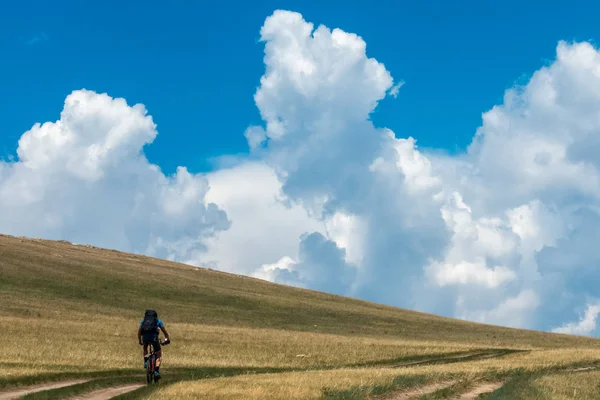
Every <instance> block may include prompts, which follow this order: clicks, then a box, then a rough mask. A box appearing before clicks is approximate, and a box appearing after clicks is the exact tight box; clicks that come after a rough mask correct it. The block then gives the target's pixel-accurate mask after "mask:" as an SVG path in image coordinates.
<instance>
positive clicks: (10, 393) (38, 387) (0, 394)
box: [0, 379, 89, 400]
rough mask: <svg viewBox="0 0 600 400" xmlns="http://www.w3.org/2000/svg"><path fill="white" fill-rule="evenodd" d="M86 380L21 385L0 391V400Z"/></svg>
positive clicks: (7, 399) (9, 399) (8, 399)
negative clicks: (17, 387)
mask: <svg viewBox="0 0 600 400" xmlns="http://www.w3.org/2000/svg"><path fill="white" fill-rule="evenodd" d="M88 381H89V380H88V379H78V380H71V381H62V382H55V383H45V384H42V385H33V386H27V387H22V388H19V389H12V390H7V391H4V392H0V400H12V399H18V398H19V397H22V396H25V395H26V394H30V393H36V392H41V391H44V390H52V389H60V388H63V387H67V386H73V385H77V384H80V383H85V382H88Z"/></svg>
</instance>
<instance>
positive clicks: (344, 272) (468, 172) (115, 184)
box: [0, 10, 600, 333]
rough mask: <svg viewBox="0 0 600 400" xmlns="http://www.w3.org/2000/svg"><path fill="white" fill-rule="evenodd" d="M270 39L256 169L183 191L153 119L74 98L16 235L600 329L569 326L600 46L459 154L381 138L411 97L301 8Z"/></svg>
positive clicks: (587, 222)
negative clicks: (383, 115)
mask: <svg viewBox="0 0 600 400" xmlns="http://www.w3.org/2000/svg"><path fill="white" fill-rule="evenodd" d="M260 34H261V40H262V42H263V43H264V51H265V53H264V64H265V72H264V75H263V76H262V77H261V79H260V86H259V87H258V89H257V90H256V93H255V95H254V100H255V103H256V106H257V107H258V109H259V111H260V115H261V117H262V119H263V123H262V124H260V125H259V126H249V127H248V129H247V130H246V131H245V132H240V135H241V134H244V135H245V137H246V138H247V141H248V147H249V151H250V152H251V153H252V154H251V155H252V159H253V161H241V162H238V163H237V164H235V165H234V166H232V167H228V168H223V169H221V170H218V171H215V172H212V173H210V174H207V175H201V174H191V173H189V172H188V171H187V170H186V169H185V168H184V167H181V168H179V169H178V171H177V173H176V174H175V175H173V176H165V175H164V174H163V173H162V172H161V171H160V169H159V168H158V167H157V166H155V165H152V164H151V163H149V162H148V160H146V158H145V157H144V155H143V148H144V146H145V145H147V144H150V143H152V141H153V140H154V138H155V136H156V134H157V132H156V127H155V125H154V123H153V122H152V119H151V117H149V116H148V115H147V113H146V110H145V109H144V107H143V106H141V105H135V106H130V105H128V104H127V103H126V102H125V100H124V99H113V98H111V97H109V96H108V95H103V94H97V93H94V92H90V91H85V90H81V91H75V92H73V93H72V94H71V95H70V96H69V97H68V98H67V100H66V102H65V107H64V110H63V112H62V114H61V116H60V119H59V120H58V121H56V122H48V123H45V124H41V125H39V124H38V125H36V126H34V127H33V128H32V129H31V130H29V131H28V132H26V133H24V134H23V136H22V137H21V139H20V142H19V150H18V160H16V161H10V162H2V163H0V201H1V202H2V204H3V208H2V209H1V210H0V229H1V230H3V231H4V232H7V233H14V234H26V235H30V236H42V237H51V238H65V239H68V240H73V241H78V242H86V243H92V244H97V245H102V246H107V247H113V248H120V249H124V250H131V251H139V252H146V253H150V254H155V255H159V256H164V257H168V258H171V259H175V260H179V261H184V262H188V263H191V264H194V265H204V266H210V267H213V268H219V269H222V270H226V271H230V272H239V273H243V274H247V275H252V276H257V277H261V278H263V279H268V280H271V281H275V282H280V283H286V284H292V285H297V286H302V287H307V288H311V289H317V290H323V291H329V292H333V293H339V294H346V295H353V296H358V297H361V298H364V299H368V300H374V301H378V302H383V303H387V304H392V305H396V306H401V307H408V308H414V309H419V310H422V311H429V312H434V313H437V314H443V315H448V316H455V317H459V318H466V319H471V320H476V321H482V322H489V323H496V324H502V325H509V326H518V327H527V328H538V329H545V330H551V329H553V328H554V327H556V326H561V328H557V329H558V330H559V331H563V332H567V331H568V332H573V333H578V332H583V333H589V332H591V331H593V329H595V318H596V315H597V313H598V311H597V308H595V307H597V306H594V305H592V306H589V308H588V312H587V313H586V314H585V316H583V317H582V321H581V322H579V323H569V322H568V321H570V320H571V319H572V314H573V312H574V310H578V309H581V307H582V306H583V305H585V304H588V299H589V298H590V297H592V296H593V295H594V293H595V291H596V287H595V284H594V282H596V281H597V279H598V277H599V275H600V268H599V266H600V252H599V251H598V250H597V248H598V246H597V243H599V242H600V231H599V230H598V229H597V227H598V225H599V224H600V163H599V162H598V160H599V159H600V158H599V155H600V113H599V112H598V110H600V73H599V72H598V71H600V52H599V51H598V50H597V49H596V48H594V47H593V46H592V45H591V44H589V43H585V42H584V43H566V42H560V43H559V44H558V46H557V49H556V59H555V60H553V62H552V63H550V64H549V65H547V66H544V67H541V68H540V69H539V70H537V71H534V73H533V75H532V76H531V79H530V80H529V81H528V82H527V83H526V84H524V85H522V86H518V87H513V88H509V89H508V90H507V91H506V93H505V95H504V99H503V101H502V103H501V104H498V105H496V106H494V107H493V108H492V109H491V110H488V111H486V112H485V113H484V114H483V118H482V123H481V126H479V127H478V128H477V127H474V130H473V131H474V132H473V133H474V137H473V142H472V143H471V145H470V146H469V147H468V148H467V149H465V151H464V152H463V153H460V154H453V155H443V154H440V153H437V152H436V153H433V152H429V151H424V150H421V149H420V148H419V147H418V141H417V140H416V139H415V138H413V137H411V136H410V132H393V131H391V130H389V129H387V128H386V127H378V126H375V125H374V123H373V122H372V121H371V119H370V115H371V113H372V112H373V110H375V108H376V107H377V105H378V104H379V102H380V101H381V100H383V99H385V98H386V97H389V96H391V97H396V96H397V95H398V93H399V91H400V90H402V85H403V81H396V80H394V78H393V77H392V74H391V72H390V71H388V70H387V68H386V67H385V65H384V64H383V63H382V62H381V61H378V60H375V59H373V58H370V57H369V56H368V55H367V45H366V43H365V41H364V40H363V39H362V38H361V37H360V36H358V35H356V34H353V33H348V32H345V31H343V30H342V29H339V28H336V29H330V28H328V27H326V26H318V27H315V26H314V25H313V24H312V23H310V22H307V21H305V20H304V18H303V17H302V15H300V14H298V13H295V12H290V11H282V10H278V11H276V12H274V13H273V14H272V15H270V16H269V17H268V18H267V19H266V20H265V22H264V25H263V26H262V28H261V29H260ZM432 117H435V112H434V111H432ZM565 324H566V325H565Z"/></svg>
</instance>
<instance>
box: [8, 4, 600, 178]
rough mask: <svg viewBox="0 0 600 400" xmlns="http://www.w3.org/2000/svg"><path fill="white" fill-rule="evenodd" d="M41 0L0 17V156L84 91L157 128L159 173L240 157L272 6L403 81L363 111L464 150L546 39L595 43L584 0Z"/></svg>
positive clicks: (547, 51) (550, 50) (152, 153)
mask: <svg viewBox="0 0 600 400" xmlns="http://www.w3.org/2000/svg"><path fill="white" fill-rule="evenodd" d="M166 4H167V3H166V2H159V1H143V2H142V1H136V0H134V1H128V2H123V1H113V0H109V1H102V2H94V3H91V2H81V1H74V0H72V1H64V0H63V1H59V2H53V1H43V0H37V1H32V0H22V1H19V2H11V5H10V6H8V7H7V6H5V7H4V9H3V12H2V13H1V14H0V52H1V53H2V54H3V55H4V57H3V58H4V62H3V63H1V64H0V87H1V88H2V96H1V98H0V102H1V104H0V107H1V109H2V110H3V112H2V114H1V115H2V132H1V133H0V155H1V156H2V157H3V158H6V157H8V156H9V155H11V154H14V152H15V150H16V147H17V140H18V138H19V137H20V135H21V134H22V133H23V132H24V131H26V130H27V129H29V128H30V127H31V125H32V124H33V123H35V122H42V121H54V120H56V119H58V114H59V112H60V110H61V109H62V103H63V101H64V98H65V96H66V95H67V94H68V93H69V92H71V91H72V90H75V89H81V88H87V89H90V90H94V91H97V92H107V93H108V94H109V95H111V96H113V97H124V98H126V99H127V101H128V102H130V103H137V102H139V103H143V104H145V105H146V106H147V108H148V110H149V113H150V114H151V115H152V116H153V118H154V120H155V122H156V123H157V124H158V131H159V136H158V138H157V139H156V140H155V142H154V143H153V144H152V145H151V146H149V148H148V149H147V155H148V157H149V158H150V160H151V161H152V162H155V163H157V164H159V165H160V166H161V167H162V168H163V170H164V171H165V172H167V173H172V172H173V171H174V170H175V168H176V166H177V165H186V166H188V168H189V169H190V170H192V171H194V172H199V171H206V170H210V169H211V168H213V167H212V166H211V163H210V161H209V160H210V158H212V157H216V156H220V155H224V154H237V153H245V152H247V144H246V140H245V138H244V136H243V131H244V130H245V128H246V127H247V126H248V125H250V124H257V123H260V117H259V114H258V110H257V108H256V106H255V105H254V101H253V94H254V92H255V90H256V87H257V86H258V85H259V79H260V76H261V75H262V74H263V72H264V64H263V62H262V57H263V45H262V44H261V43H259V42H258V38H259V29H260V27H261V25H262V23H263V22H264V19H265V18H266V17H267V16H268V15H270V14H271V13H272V12H273V11H274V10H275V9H277V8H282V9H290V10H293V11H298V12H300V13H301V14H302V15H303V16H304V17H305V18H306V20H307V21H311V22H313V23H315V24H320V23H323V24H325V25H327V26H328V27H330V28H335V27H339V28H341V29H344V30H345V31H347V32H355V33H357V34H359V35H361V36H362V37H363V38H364V39H365V41H366V42H367V54H368V55H369V56H370V57H374V58H376V59H377V60H378V61H380V62H382V63H384V64H385V65H386V67H387V69H388V70H389V71H390V72H391V73H392V74H393V76H394V77H395V78H396V79H397V80H404V81H405V82H406V85H405V86H404V87H403V88H402V89H401V90H400V94H399V97H398V98H397V99H386V100H385V101H383V102H382V103H381V104H380V107H379V108H378V109H377V111H376V113H375V114H374V115H373V116H372V118H373V119H374V120H375V122H376V123H377V125H379V126H387V127H390V128H392V129H393V130H394V131H395V132H396V133H397V134H399V135H401V136H409V135H412V136H414V137H416V138H418V143H419V145H420V146H425V147H436V148H444V149H447V150H450V151H456V150H458V149H462V148H464V147H465V146H466V145H467V144H468V143H469V142H470V140H471V137H472V135H473V133H474V132H475V129H476V128H477V127H478V126H479V125H480V123H481V113H482V112H484V111H486V110H488V109H490V108H491V107H492V106H493V105H494V104H498V103H501V102H502V94H503V91H504V90H505V89H506V88H507V87H510V86H511V85H512V84H513V83H514V82H515V81H517V80H519V79H520V78H522V77H523V76H529V74H530V73H531V72H532V71H534V70H536V69H537V68H539V66H540V65H541V64H543V63H544V62H545V60H547V59H551V58H553V57H554V52H555V47H556V44H557V42H558V40H560V39H564V40H573V39H575V40H593V39H595V38H596V37H597V36H599V35H600V32H599V30H600V28H599V27H598V24H597V19H596V17H595V16H596V15H597V12H596V11H597V10H598V5H595V4H594V3H593V2H591V1H590V2H568V3H565V2H543V3H542V2H527V3H525V4H526V5H522V3H521V2H517V1H503V2H488V1H486V2H481V1H461V2H445V1H410V2H392V1H389V2H378V3H376V6H373V3H370V2H359V1H328V2H320V1H270V0H269V1H262V2H259V3H255V2H202V1H180V2H175V5H171V6H167V5H166Z"/></svg>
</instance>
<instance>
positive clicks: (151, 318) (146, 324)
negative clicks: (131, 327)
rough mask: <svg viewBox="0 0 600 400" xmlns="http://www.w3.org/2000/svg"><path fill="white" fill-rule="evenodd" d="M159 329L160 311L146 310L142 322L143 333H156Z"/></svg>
mask: <svg viewBox="0 0 600 400" xmlns="http://www.w3.org/2000/svg"><path fill="white" fill-rule="evenodd" d="M157 329H158V313H157V312H156V311H154V310H146V314H144V321H143V322H142V333H143V334H147V333H156V331H157Z"/></svg>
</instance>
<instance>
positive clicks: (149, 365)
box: [144, 340, 170, 384]
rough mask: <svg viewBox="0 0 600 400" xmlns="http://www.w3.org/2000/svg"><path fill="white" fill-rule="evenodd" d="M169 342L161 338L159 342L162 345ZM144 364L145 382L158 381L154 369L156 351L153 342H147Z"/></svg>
mask: <svg viewBox="0 0 600 400" xmlns="http://www.w3.org/2000/svg"><path fill="white" fill-rule="evenodd" d="M169 343H170V342H168V341H166V340H163V341H161V342H160V344H161V345H162V346H165V345H167V344H169ZM144 361H145V364H146V383H148V384H151V383H152V382H154V383H158V379H160V378H158V377H157V376H156V374H155V371H156V352H155V350H154V343H153V342H150V343H148V354H147V355H146V356H145V357H144Z"/></svg>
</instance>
